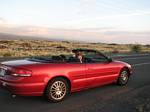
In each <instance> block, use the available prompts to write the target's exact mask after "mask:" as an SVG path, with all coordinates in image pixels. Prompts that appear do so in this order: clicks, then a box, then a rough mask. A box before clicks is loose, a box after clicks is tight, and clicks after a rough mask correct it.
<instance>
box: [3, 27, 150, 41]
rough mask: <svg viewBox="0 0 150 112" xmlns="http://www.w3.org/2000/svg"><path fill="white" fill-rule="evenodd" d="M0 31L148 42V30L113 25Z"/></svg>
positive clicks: (54, 36)
mask: <svg viewBox="0 0 150 112" xmlns="http://www.w3.org/2000/svg"><path fill="white" fill-rule="evenodd" d="M0 32H1V33H10V34H17V35H23V36H37V37H47V38H56V39H64V40H76V41H85V42H105V43H124V44H125V43H142V44H149V43H150V38H149V37H150V32H129V31H120V30H118V29H116V28H113V27H102V28H83V29H62V28H48V27H39V26H15V25H10V26H0Z"/></svg>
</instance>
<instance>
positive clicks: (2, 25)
mask: <svg viewBox="0 0 150 112" xmlns="http://www.w3.org/2000/svg"><path fill="white" fill-rule="evenodd" d="M0 32H1V33H10V34H18V35H31V36H41V37H49V38H60V37H61V38H63V39H68V40H78V41H80V40H82V41H87V42H108V43H142V44H150V1H149V0H0Z"/></svg>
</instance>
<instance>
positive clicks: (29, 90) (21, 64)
mask: <svg viewBox="0 0 150 112" xmlns="http://www.w3.org/2000/svg"><path fill="white" fill-rule="evenodd" d="M131 74H132V68H131V65H129V64H127V63H125V62H121V61H115V60H112V59H111V58H108V57H106V56H105V55H103V54H102V53H100V52H98V51H96V50H88V49H75V50H73V53H72V55H58V56H49V57H32V58H27V59H23V60H14V61H6V62H2V63H1V65H0V86H1V87H2V88H5V89H7V90H9V91H10V92H11V93H12V94H14V95H21V96H42V95H44V96H46V98H47V99H48V100H49V101H52V102H59V101H62V100H63V99H64V98H65V96H67V94H69V93H70V92H75V91H79V90H83V89H87V88H92V87H96V86H100V85H104V84H109V83H114V82H115V83H117V84H119V85H126V84H127V82H128V79H129V77H130V75H131Z"/></svg>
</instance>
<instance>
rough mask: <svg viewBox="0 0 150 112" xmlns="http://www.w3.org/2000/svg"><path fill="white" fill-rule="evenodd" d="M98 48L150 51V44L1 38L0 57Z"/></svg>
mask: <svg viewBox="0 0 150 112" xmlns="http://www.w3.org/2000/svg"><path fill="white" fill-rule="evenodd" d="M75 48H86V49H96V50H99V51H101V52H103V53H113V54H118V53H131V52H134V53H139V52H142V53H143V52H150V45H132V44H125V45H124V44H104V43H80V42H68V41H61V42H60V41H58V42H56V41H38V40H0V57H26V56H40V55H58V54H61V53H64V54H70V53H71V51H72V49H75Z"/></svg>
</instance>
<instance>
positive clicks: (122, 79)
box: [117, 69, 129, 86]
mask: <svg viewBox="0 0 150 112" xmlns="http://www.w3.org/2000/svg"><path fill="white" fill-rule="evenodd" d="M128 80H129V72H128V70H127V69H123V70H121V72H120V75H119V77H118V81H117V84H118V85H121V86H124V85H126V84H127V83H128Z"/></svg>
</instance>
